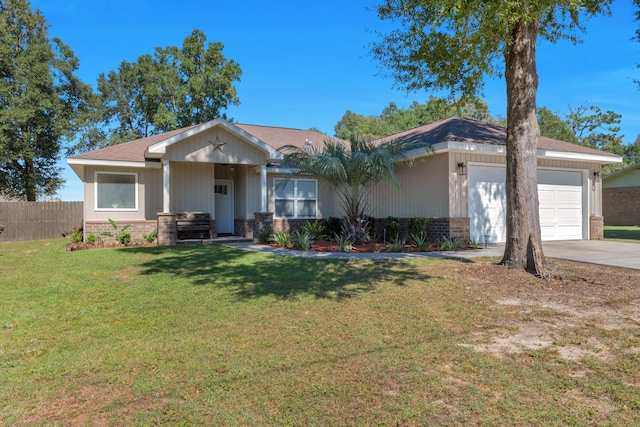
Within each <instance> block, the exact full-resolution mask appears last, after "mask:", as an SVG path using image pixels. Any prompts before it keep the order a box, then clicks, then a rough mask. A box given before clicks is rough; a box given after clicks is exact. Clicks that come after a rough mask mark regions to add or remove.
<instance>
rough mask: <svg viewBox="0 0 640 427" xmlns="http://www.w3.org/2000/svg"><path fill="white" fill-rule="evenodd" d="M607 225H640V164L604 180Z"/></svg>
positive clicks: (628, 167) (603, 189) (603, 204)
mask: <svg viewBox="0 0 640 427" xmlns="http://www.w3.org/2000/svg"><path fill="white" fill-rule="evenodd" d="M602 211H603V213H604V223H605V224H606V225H640V163H636V164H635V165H631V166H627V167H626V168H624V169H621V170H619V171H617V172H614V173H612V174H609V175H607V176H605V177H604V178H602Z"/></svg>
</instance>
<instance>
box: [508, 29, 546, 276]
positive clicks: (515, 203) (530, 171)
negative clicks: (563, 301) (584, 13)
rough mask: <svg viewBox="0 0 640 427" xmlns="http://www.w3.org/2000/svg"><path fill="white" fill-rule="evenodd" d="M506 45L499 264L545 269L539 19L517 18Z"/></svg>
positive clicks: (536, 269) (532, 271) (536, 270)
mask: <svg viewBox="0 0 640 427" xmlns="http://www.w3.org/2000/svg"><path fill="white" fill-rule="evenodd" d="M512 37H513V38H512V40H511V43H509V45H508V46H507V48H506V52H505V62H506V81H507V120H508V123H507V180H506V194H507V242H506V245H505V249H504V256H503V258H502V262H501V264H504V265H506V266H507V267H508V268H518V269H526V270H527V271H530V272H531V273H533V274H537V275H542V274H543V273H544V272H543V271H542V269H543V263H544V254H543V252H542V243H541V238H540V216H539V212H538V178H537V161H536V150H537V147H538V138H539V136H540V127H539V126H538V119H537V117H536V92H537V89H538V74H537V72H536V39H537V37H538V23H537V22H530V23H519V24H517V25H516V26H515V28H514V29H513V32H512Z"/></svg>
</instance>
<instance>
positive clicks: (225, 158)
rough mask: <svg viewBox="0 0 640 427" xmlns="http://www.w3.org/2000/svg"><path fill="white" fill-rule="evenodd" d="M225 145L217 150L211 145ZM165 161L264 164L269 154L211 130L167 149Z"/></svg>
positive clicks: (228, 134)
mask: <svg viewBox="0 0 640 427" xmlns="http://www.w3.org/2000/svg"><path fill="white" fill-rule="evenodd" d="M218 142H219V143H220V144H224V145H222V146H221V147H220V148H219V149H216V148H215V147H214V146H213V145H212V144H211V143H213V144H216V143H218ZM164 159H165V160H170V161H177V162H185V161H186V162H203V163H229V164H261V163H262V164H264V163H266V161H267V153H266V152H264V151H262V150H260V149H258V148H257V147H256V146H255V145H252V144H250V143H249V142H247V141H244V140H242V139H240V138H238V137H237V136H235V135H233V134H231V133H229V132H228V131H226V130H223V129H218V128H214V129H209V130H207V131H206V132H202V133H199V134H196V135H193V136H192V137H190V138H188V139H186V140H183V141H181V142H180V143H179V144H174V145H172V146H170V147H168V148H167V154H166V155H165V157H164Z"/></svg>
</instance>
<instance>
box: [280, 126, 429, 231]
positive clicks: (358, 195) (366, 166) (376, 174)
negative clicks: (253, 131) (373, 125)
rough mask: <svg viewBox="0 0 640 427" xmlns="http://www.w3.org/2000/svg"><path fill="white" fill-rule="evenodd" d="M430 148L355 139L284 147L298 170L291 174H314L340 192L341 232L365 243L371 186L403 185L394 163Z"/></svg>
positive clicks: (288, 159) (404, 143)
mask: <svg viewBox="0 0 640 427" xmlns="http://www.w3.org/2000/svg"><path fill="white" fill-rule="evenodd" d="M420 149H425V151H427V152H428V151H430V150H431V146H430V145H428V144H426V143H421V142H398V141H387V142H381V143H376V142H372V141H364V140H361V139H357V138H353V139H352V140H351V141H343V140H336V139H331V140H326V141H324V143H323V146H322V148H321V149H319V148H318V147H316V146H311V147H304V148H300V147H296V146H292V145H287V146H285V147H282V148H281V151H283V152H284V153H285V159H284V163H285V164H287V165H291V166H293V167H294V168H295V169H296V170H295V172H293V173H292V174H291V176H290V177H293V176H298V175H303V174H304V175H315V176H317V177H320V178H323V179H324V180H325V181H327V182H328V183H329V184H330V185H331V186H332V187H333V189H334V190H335V191H336V194H337V195H338V198H339V201H340V204H341V207H342V209H343V211H344V217H343V221H342V234H343V236H344V237H348V238H350V239H352V241H353V242H354V243H362V242H364V240H365V239H366V237H367V235H368V233H369V224H368V222H367V217H368V214H369V213H370V208H371V206H370V205H369V194H370V192H371V188H372V187H373V186H374V185H375V184H377V183H378V182H380V181H391V182H393V183H394V184H396V185H397V186H399V185H400V183H399V182H398V179H397V177H396V174H395V170H394V166H395V164H396V163H398V162H409V161H410V155H413V154H418V153H419V151H418V152H416V150H420Z"/></svg>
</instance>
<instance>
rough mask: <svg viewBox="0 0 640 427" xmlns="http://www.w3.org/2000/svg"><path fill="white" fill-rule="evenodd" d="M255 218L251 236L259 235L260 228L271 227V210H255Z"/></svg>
mask: <svg viewBox="0 0 640 427" xmlns="http://www.w3.org/2000/svg"><path fill="white" fill-rule="evenodd" d="M253 216H254V217H255V220H254V221H253V236H254V238H257V237H258V236H259V235H260V230H262V229H263V228H266V227H271V228H272V229H273V212H255V213H254V214H253Z"/></svg>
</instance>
